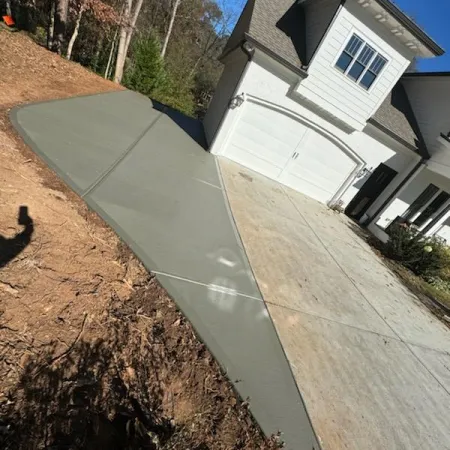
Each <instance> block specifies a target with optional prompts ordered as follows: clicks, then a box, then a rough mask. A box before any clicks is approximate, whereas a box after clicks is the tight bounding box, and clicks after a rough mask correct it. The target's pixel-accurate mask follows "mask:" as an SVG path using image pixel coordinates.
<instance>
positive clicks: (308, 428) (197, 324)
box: [9, 91, 321, 450]
mask: <svg viewBox="0 0 450 450" xmlns="http://www.w3.org/2000/svg"><path fill="white" fill-rule="evenodd" d="M118 92H120V93H121V92H129V91H117V92H115V91H113V92H107V93H100V94H95V95H87V96H81V97H75V98H77V99H80V98H84V97H86V98H92V97H95V96H104V95H111V94H113V95H117V93H118ZM133 94H134V95H139V94H135V93H133ZM124 95H125V94H124ZM70 100H71V99H63V100H50V101H44V102H37V103H32V104H27V105H20V106H17V107H14V108H13V109H12V110H11V111H10V113H9V116H10V119H11V122H12V124H13V126H14V127H15V128H16V130H18V132H19V134H20V136H21V137H22V138H23V140H24V141H25V143H26V144H27V145H28V146H29V147H30V148H31V149H32V150H33V151H34V152H35V153H36V154H37V155H38V156H39V157H40V158H41V159H42V160H43V161H44V162H45V163H46V164H47V165H48V166H49V167H50V168H51V169H52V170H53V171H54V172H55V173H56V174H57V175H58V176H59V177H60V178H61V179H62V180H63V181H64V182H65V183H66V184H67V185H68V186H70V187H71V188H72V189H73V190H74V191H75V192H76V193H77V194H78V195H80V196H81V197H82V198H83V199H84V200H85V201H86V203H87V204H88V206H89V207H90V208H91V209H92V210H94V211H95V212H97V213H98V214H99V215H100V216H101V217H102V218H103V219H104V220H105V221H106V222H107V223H108V224H109V225H110V226H111V227H112V228H113V229H114V230H115V231H116V233H117V234H118V235H119V237H120V238H121V239H123V240H124V241H125V242H126V243H127V244H128V245H129V246H130V248H131V249H132V251H133V252H134V253H135V254H136V256H137V257H138V258H139V259H140V260H141V261H142V262H143V263H144V265H145V266H146V268H147V269H148V270H149V271H150V272H153V271H155V269H154V268H155V266H156V264H155V263H154V262H153V261H152V259H150V256H149V255H148V254H147V253H146V252H145V251H144V250H143V249H142V247H141V246H140V245H139V244H138V243H137V242H136V241H135V239H133V237H132V236H131V234H130V233H129V232H128V231H127V230H126V229H125V227H123V226H122V225H121V224H120V223H119V222H118V221H117V220H115V219H114V217H112V216H111V215H110V214H108V212H107V211H105V210H104V209H103V208H102V207H101V206H100V205H99V203H98V202H96V201H95V199H93V198H92V196H91V195H90V193H91V189H87V190H83V189H80V187H79V186H78V185H77V183H75V182H74V180H73V179H72V178H71V177H70V175H68V174H67V173H66V172H64V171H62V170H61V168H60V167H59V165H58V163H57V162H55V161H54V160H53V159H52V158H50V157H48V155H47V154H46V153H45V151H44V149H42V148H41V147H40V146H39V145H37V144H36V142H35V141H34V140H33V139H32V138H31V137H30V135H29V134H28V133H27V130H26V127H23V126H22V125H21V124H20V122H19V120H18V113H19V111H21V110H22V109H25V108H27V107H30V106H33V107H35V106H36V105H40V104H43V105H47V104H51V103H59V102H68V101H70ZM146 100H147V99H146ZM160 114H161V113H160ZM148 128H149V129H150V128H151V125H150V126H149V127H148ZM149 129H146V130H145V132H144V133H143V135H145V134H147V133H148V132H149ZM141 138H142V136H141V137H140V138H139V139H137V140H136V141H135V142H134V143H133V145H132V146H130V147H129V148H127V150H126V151H125V152H124V153H123V155H122V156H121V157H120V158H119V159H120V160H117V161H116V162H115V164H114V166H113V167H112V168H110V169H109V168H108V172H107V173H103V174H102V175H101V176H100V177H99V180H98V181H99V182H102V181H103V178H108V176H109V174H110V172H113V171H114V170H115V167H116V166H117V165H120V163H121V162H122V160H123V159H125V158H126V157H127V155H128V154H129V153H131V152H132V151H133V149H134V147H135V146H136V145H137V143H138V142H139V140H140V139H141ZM202 151H203V150H202ZM211 157H212V156H211ZM215 167H216V170H217V173H218V176H219V180H220V183H221V189H222V196H223V201H224V203H225V206H226V209H227V214H228V219H229V221H230V226H231V227H232V228H233V232H234V235H235V238H236V240H237V242H238V244H239V246H240V247H241V249H242V251H243V252H244V256H245V258H246V260H247V262H248V258H247V255H246V254H245V250H244V246H243V244H242V240H241V237H240V234H239V230H238V229H237V226H236V223H235V221H234V217H233V214H232V212H231V208H230V205H229V202H228V197H227V193H226V189H225V187H224V182H223V179H222V174H221V170H220V167H219V165H218V163H217V160H215ZM96 186H97V183H95V185H94V187H96ZM248 266H249V267H250V269H251V266H250V264H248ZM157 278H158V280H159V281H160V283H161V284H162V285H163V287H165V288H166V290H167V291H168V292H169V295H170V296H171V297H172V298H173V299H174V301H175V303H176V304H177V306H178V307H179V308H180V310H181V311H182V312H183V314H184V315H185V316H186V317H187V318H188V319H189V320H190V322H191V323H192V324H193V326H194V329H195V330H196V332H197V335H198V336H199V338H200V339H201V340H202V341H203V342H204V343H205V344H206V345H207V347H208V348H209V349H210V351H211V352H212V354H213V355H214V357H215V358H216V359H217V361H218V362H219V364H220V365H221V366H222V368H223V370H224V372H225V373H227V375H228V378H229V379H230V381H231V382H232V385H233V386H234V389H236V391H237V393H238V394H239V395H240V396H241V398H244V399H245V398H247V397H248V391H249V390H250V391H253V389H252V386H251V384H250V385H248V386H247V387H246V386H245V383H242V382H241V380H240V379H237V378H234V377H233V376H234V375H237V376H239V367H237V371H236V373H234V372H235V370H234V369H233V370H232V371H230V364H229V362H228V361H226V358H227V355H225V356H224V354H223V351H224V350H223V348H221V344H218V342H217V339H216V338H215V337H214V332H213V331H214V329H213V328H210V329H209V330H205V329H204V327H203V324H204V322H205V320H204V318H202V317H201V314H198V312H196V311H195V310H194V309H193V308H191V307H190V306H188V307H186V304H185V305H183V303H182V302H180V298H179V297H178V296H179V291H177V289H174V288H173V284H174V283H175V281H174V278H171V277H170V275H161V274H157ZM253 278H254V277H253ZM177 282H178V281H177ZM255 283H256V281H255ZM258 290H259V292H260V289H259V286H258ZM236 295H237V296H238V297H239V294H236ZM177 297H178V298H177ZM261 298H262V296H261ZM255 301H256V300H255ZM244 303H245V302H243V304H244ZM257 308H258V307H257ZM264 309H265V311H266V313H267V316H268V318H269V320H270V328H271V329H272V330H273V331H270V332H271V333H272V332H273V333H274V335H275V336H276V342H275V343H273V342H271V343H270V344H268V345H275V350H274V349H272V350H274V351H275V353H276V352H278V351H280V354H281V355H282V359H283V360H284V363H281V360H279V361H278V363H281V364H282V365H285V366H286V367H287V368H288V374H289V376H288V378H285V377H286V373H285V374H284V375H281V374H282V372H283V371H284V370H285V369H284V368H283V367H281V368H279V369H280V370H279V373H280V375H279V376H278V378H279V379H280V380H282V379H284V382H283V383H282V384H280V385H279V386H275V389H274V387H273V386H270V385H268V386H263V388H264V389H271V388H272V389H274V390H276V389H277V388H279V389H281V390H285V389H288V390H290V389H291V388H287V387H286V383H287V384H288V385H291V384H292V386H293V389H294V390H295V393H294V391H292V392H290V394H289V395H287V396H286V399H287V400H291V401H292V400H293V399H292V398H289V397H292V396H294V395H295V396H296V397H297V396H298V398H299V399H300V404H299V405H297V406H294V409H293V410H292V411H290V413H292V415H294V419H295V418H296V417H297V414H300V416H302V415H303V413H301V412H300V410H298V407H300V409H301V410H303V412H304V414H305V416H304V418H301V417H298V418H299V422H301V423H298V424H296V425H295V424H293V425H294V426H296V427H297V431H298V429H300V430H301V431H302V433H303V434H304V436H303V437H302V439H301V440H302V441H303V442H298V441H297V442H293V441H290V442H288V445H287V447H286V448H291V449H294V448H295V449H305V450H311V449H312V450H318V449H319V448H321V447H320V445H319V440H318V439H317V436H316V433H315V432H314V429H313V427H312V425H311V420H310V417H309V414H308V412H307V410H306V407H305V404H304V401H303V398H302V396H301V394H300V391H299V389H298V386H297V385H296V383H295V379H294V376H293V373H292V368H291V366H290V364H289V363H288V359H287V356H286V353H285V351H284V348H283V346H282V345H281V341H280V338H279V335H278V332H277V331H276V328H275V326H274V324H273V320H272V318H271V317H270V314H269V313H268V310H267V308H266V307H265V304H264ZM213 314H214V315H215V314H216V312H213ZM263 315H264V314H263ZM215 319H216V317H215V316H214V320H215ZM214 326H215V325H214ZM244 327H245V325H244ZM202 328H203V329H202ZM261 332H262V331H258V333H261ZM263 334H264V333H263ZM258 336H259V335H258ZM263 337H267V336H264V335H260V337H259V338H258V339H257V340H256V341H255V342H258V340H260V339H261V338H263ZM268 339H269V340H270V339H271V338H270V336H269V337H268ZM228 344H229V343H228ZM228 344H227V345H228ZM228 350H230V349H228ZM228 350H227V351H228ZM228 357H229V355H228ZM277 370H278V368H277ZM277 373H278V372H277ZM276 377H277V376H276ZM280 377H281V378H280ZM255 380H256V379H255ZM255 380H254V381H255ZM286 394H287V391H286ZM276 395H277V394H276V393H275V396H276ZM251 400H252V399H251ZM253 400H254V402H252V401H251V402H250V411H251V412H252V415H253V417H254V419H255V421H256V422H257V423H258V424H259V425H260V427H261V428H262V429H263V430H264V431H265V432H266V434H271V433H273V432H276V431H277V430H276V429H274V428H273V426H268V425H270V424H268V421H267V417H265V418H263V419H262V418H261V413H260V411H255V410H254V405H255V403H257V401H256V398H255V397H254V398H253ZM294 403H295V401H294ZM268 404H270V403H268V402H267V401H264V402H263V404H261V405H259V407H258V408H261V407H263V408H267V405H268ZM280 412H281V411H280ZM269 415H270V414H269ZM305 419H306V420H305ZM269 428H271V429H269ZM281 428H282V427H281ZM295 434H297V435H298V433H295ZM300 434H301V433H300ZM306 435H308V436H306ZM297 437H298V436H297Z"/></svg>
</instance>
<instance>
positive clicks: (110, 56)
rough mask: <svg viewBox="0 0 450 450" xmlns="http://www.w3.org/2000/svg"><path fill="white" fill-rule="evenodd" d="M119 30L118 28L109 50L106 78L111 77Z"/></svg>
mask: <svg viewBox="0 0 450 450" xmlns="http://www.w3.org/2000/svg"><path fill="white" fill-rule="evenodd" d="M117 30H118V29H116V31H115V33H114V37H113V40H112V44H111V51H110V52H109V57H108V64H106V70H105V78H106V79H108V78H109V73H110V67H111V64H112V60H113V55H114V50H115V49H116V40H117Z"/></svg>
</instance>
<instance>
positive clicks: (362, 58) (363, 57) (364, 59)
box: [358, 45, 375, 66]
mask: <svg viewBox="0 0 450 450" xmlns="http://www.w3.org/2000/svg"><path fill="white" fill-rule="evenodd" d="M374 53H375V50H374V49H373V48H371V47H369V46H368V45H366V46H365V47H364V48H363V49H362V51H361V53H360V54H359V56H358V61H359V62H360V63H361V64H364V65H365V66H367V64H369V61H370V60H371V59H372V56H373V54H374Z"/></svg>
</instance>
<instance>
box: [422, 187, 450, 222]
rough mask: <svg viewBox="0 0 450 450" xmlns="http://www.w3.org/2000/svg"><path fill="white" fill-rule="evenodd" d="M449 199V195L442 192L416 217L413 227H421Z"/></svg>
mask: <svg viewBox="0 0 450 450" xmlns="http://www.w3.org/2000/svg"><path fill="white" fill-rule="evenodd" d="M449 198H450V195H449V194H447V192H444V191H442V192H441V193H440V194H439V195H438V196H437V197H436V198H435V199H434V200H433V201H432V202H431V203H430V204H429V205H428V206H427V207H426V208H425V209H424V210H423V211H422V213H421V214H420V215H419V217H417V219H416V220H415V221H414V225H416V226H418V227H421V226H422V225H423V224H425V223H426V221H427V220H428V219H429V218H430V217H431V216H432V215H433V214H434V213H435V212H437V211H438V210H439V209H440V208H441V207H442V206H443V205H444V203H445V202H446V201H447V200H448V199H449Z"/></svg>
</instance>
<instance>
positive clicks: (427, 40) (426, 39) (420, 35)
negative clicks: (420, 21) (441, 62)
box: [376, 0, 445, 56]
mask: <svg viewBox="0 0 450 450" xmlns="http://www.w3.org/2000/svg"><path fill="white" fill-rule="evenodd" d="M376 2H377V3H378V4H379V5H380V6H382V7H383V8H384V9H385V10H386V11H387V12H388V13H389V14H391V15H392V16H393V17H394V18H395V19H396V20H397V21H398V22H399V23H400V24H401V25H402V26H404V27H405V28H406V29H407V30H408V31H409V32H410V33H412V34H413V35H414V36H415V37H416V38H417V39H419V40H420V41H421V42H422V44H423V45H425V46H426V47H427V48H428V49H429V50H430V51H431V52H432V53H433V54H434V55H436V56H441V55H443V54H444V53H445V50H444V49H443V48H442V47H441V46H439V45H438V44H437V43H436V42H435V41H434V40H433V39H431V37H430V36H428V35H427V34H426V33H425V32H424V31H423V30H422V29H421V28H420V27H419V26H418V25H417V24H415V23H414V22H413V21H412V20H411V19H410V18H409V17H408V16H407V15H406V14H405V13H404V12H403V11H402V10H401V9H399V8H398V6H397V5H395V4H394V3H393V2H391V1H390V0H376Z"/></svg>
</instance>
